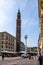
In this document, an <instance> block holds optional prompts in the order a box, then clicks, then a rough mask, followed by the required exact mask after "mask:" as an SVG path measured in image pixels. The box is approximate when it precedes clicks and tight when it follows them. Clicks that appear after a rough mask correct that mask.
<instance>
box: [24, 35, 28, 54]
mask: <svg viewBox="0 0 43 65" xmlns="http://www.w3.org/2000/svg"><path fill="white" fill-rule="evenodd" d="M27 38H28V37H27V35H25V37H24V39H25V53H27Z"/></svg>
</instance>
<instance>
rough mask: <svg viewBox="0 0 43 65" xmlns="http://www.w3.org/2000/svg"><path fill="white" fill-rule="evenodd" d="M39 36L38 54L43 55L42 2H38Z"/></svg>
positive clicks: (39, 0)
mask: <svg viewBox="0 0 43 65" xmlns="http://www.w3.org/2000/svg"><path fill="white" fill-rule="evenodd" d="M38 9H39V21H40V35H39V44H38V46H39V52H40V53H41V54H42V55H43V0H38Z"/></svg>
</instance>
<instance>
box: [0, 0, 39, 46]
mask: <svg viewBox="0 0 43 65" xmlns="http://www.w3.org/2000/svg"><path fill="white" fill-rule="evenodd" d="M18 8H19V9H20V12H21V41H22V42H24V44H25V39H24V37H25V35H27V36H28V38H27V46H28V47H34V46H37V45H38V38H39V16H38V0H0V32H2V31H7V32H8V33H10V34H12V35H14V36H16V19H17V12H18Z"/></svg>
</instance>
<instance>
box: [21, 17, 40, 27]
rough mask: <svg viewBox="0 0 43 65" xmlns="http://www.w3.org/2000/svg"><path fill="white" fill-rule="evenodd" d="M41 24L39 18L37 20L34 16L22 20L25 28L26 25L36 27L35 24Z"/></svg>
mask: <svg viewBox="0 0 43 65" xmlns="http://www.w3.org/2000/svg"><path fill="white" fill-rule="evenodd" d="M37 25H39V22H38V20H35V19H34V18H32V19H31V18H30V19H29V18H28V19H25V20H22V25H21V26H22V28H25V27H34V26H37Z"/></svg>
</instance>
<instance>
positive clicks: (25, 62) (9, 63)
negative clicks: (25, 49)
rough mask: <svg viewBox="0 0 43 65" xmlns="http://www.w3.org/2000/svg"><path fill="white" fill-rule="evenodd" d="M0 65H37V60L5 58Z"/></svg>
mask: <svg viewBox="0 0 43 65" xmlns="http://www.w3.org/2000/svg"><path fill="white" fill-rule="evenodd" d="M0 65H39V63H38V60H35V59H29V58H24V59H23V58H20V57H16V58H15V57H14V58H5V59H4V61H0Z"/></svg>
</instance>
